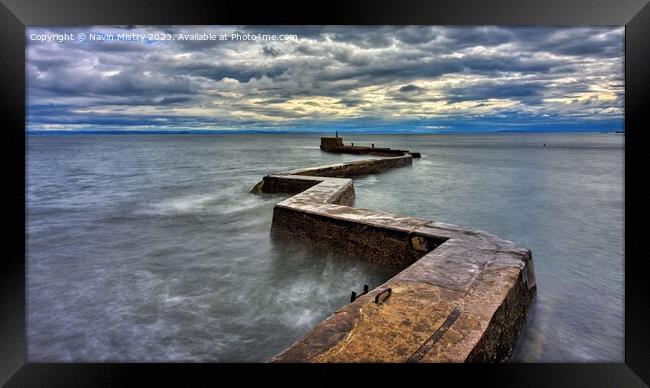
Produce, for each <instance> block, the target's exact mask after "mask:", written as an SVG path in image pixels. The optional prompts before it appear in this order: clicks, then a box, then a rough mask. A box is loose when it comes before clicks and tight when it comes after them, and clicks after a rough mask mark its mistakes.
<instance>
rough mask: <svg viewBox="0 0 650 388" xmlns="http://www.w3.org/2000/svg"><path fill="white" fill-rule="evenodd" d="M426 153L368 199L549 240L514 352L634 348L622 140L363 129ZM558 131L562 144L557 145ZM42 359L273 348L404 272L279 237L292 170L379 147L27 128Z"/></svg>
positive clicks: (35, 350)
mask: <svg viewBox="0 0 650 388" xmlns="http://www.w3.org/2000/svg"><path fill="white" fill-rule="evenodd" d="M345 141H346V142H349V141H354V142H355V143H359V144H370V143H375V144H376V145H377V146H388V147H393V148H407V149H411V150H414V151H418V152H421V153H422V159H420V160H415V161H414V164H413V166H412V167H405V168H400V169H397V170H392V171H389V172H387V173H384V174H381V175H371V176H367V177H362V178H360V179H357V180H355V189H356V193H357V200H356V203H355V206H358V207H365V208H372V209H380V210H385V211H390V212H394V213H398V214H403V215H411V216H416V217H419V218H426V219H432V220H436V221H445V222H450V223H455V224H460V225H467V226H471V227H476V228H481V229H485V230H488V231H490V232H492V233H495V234H497V235H499V236H500V237H503V238H506V239H509V240H512V241H515V242H517V243H518V244H520V245H522V246H524V247H527V248H529V249H531V250H532V251H533V255H534V260H535V270H536V275H537V282H538V294H537V300H536V302H535V304H534V306H533V309H532V314H531V317H530V318H529V321H528V323H527V326H526V330H525V332H524V335H523V336H522V339H521V341H520V344H519V346H518V347H517V350H516V353H515V355H514V357H513V360H514V361H542V362H555V361H557V362H562V361H612V362H622V361H623V338H624V336H623V323H624V320H623V311H624V307H623V306H624V304H623V297H624V293H623V290H624V288H623V287H624V283H623V270H624V251H623V233H624V219H623V205H624V202H623V193H624V192H623V189H624V181H623V157H624V147H623V142H624V141H623V136H622V135H614V134H586V135H585V134H580V135H574V134H570V135H566V134H563V135H556V134H544V135H537V134H507V135H505V134H504V135H486V136H477V135H454V136H452V135H427V136H389V135H383V136H379V135H372V136H361V135H355V136H346V137H345ZM544 144H545V145H546V146H544ZM27 158H28V164H27V178H28V185H27V210H28V212H27V308H28V325H27V332H28V333H27V334H28V359H29V360H30V361H32V362H37V361H170V360H174V361H263V360H265V359H267V358H268V357H270V356H272V355H273V354H275V353H277V352H279V351H281V350H283V349H284V348H286V347H287V346H289V345H291V344H292V343H293V342H295V341H296V340H297V339H299V338H300V337H301V336H302V335H304V334H305V333H306V332H307V331H308V330H309V329H310V328H311V327H313V326H314V325H316V324H317V323H318V322H320V321H321V320H322V319H324V318H326V317H327V316H328V315H329V314H330V313H331V312H333V311H334V310H335V309H337V308H338V307H340V306H342V305H344V304H346V303H347V302H348V300H349V295H350V291H351V290H357V291H358V290H360V289H361V288H362V286H363V284H364V283H367V284H369V285H370V286H371V287H375V286H377V285H379V284H381V283H383V282H384V281H385V280H387V279H388V278H390V277H391V276H392V275H393V273H391V272H390V271H387V270H384V269H382V268H379V267H377V266H373V265H370V264H364V263H361V262H357V261H355V260H354V259H352V258H349V257H337V256H335V255H332V254H331V253H329V252H318V251H309V250H306V249H305V248H304V247H302V246H301V245H299V244H296V245H289V246H284V245H283V246H280V245H278V244H275V245H274V244H273V243H272V242H271V241H270V239H269V229H270V223H271V216H272V208H273V205H274V204H275V203H277V202H279V201H280V200H281V199H282V198H284V196H282V195H263V196H258V195H253V194H249V193H248V191H249V190H250V188H251V187H252V186H253V185H254V184H255V183H256V182H257V181H259V179H260V178H261V177H262V176H264V175H266V174H269V173H272V172H275V171H280V170H284V169H290V168H297V167H303V166H311V165H318V164H325V163H334V162H340V161H344V160H354V159H361V158H364V157H363V156H353V155H332V154H326V153H323V152H320V150H319V149H318V137H317V136H313V135H291V136H289V135H273V136H262V135H236V136H235V135H179V136H173V135H164V136H160V135H146V136H143V135H133V136H131V135H119V136H97V135H96V136H80V135H75V136H28V151H27Z"/></svg>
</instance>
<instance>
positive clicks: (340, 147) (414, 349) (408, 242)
mask: <svg viewBox="0 0 650 388" xmlns="http://www.w3.org/2000/svg"><path fill="white" fill-rule="evenodd" d="M323 148H326V149H325V151H329V150H332V151H331V152H352V153H368V154H375V155H381V156H385V152H386V150H388V152H390V155H389V157H384V158H378V159H369V160H356V161H352V162H345V163H339V164H331V165H325V166H316V167H308V168H299V169H295V170H289V171H282V172H278V173H275V174H272V175H267V176H265V177H264V178H263V179H262V180H261V181H260V182H259V183H258V184H257V185H255V187H254V188H253V190H252V192H255V193H286V194H291V195H293V196H292V197H290V198H287V199H285V200H283V201H282V202H280V203H278V204H276V205H275V207H274V208H273V221H272V225H271V236H272V238H273V239H274V240H276V239H278V240H293V241H301V242H303V243H305V244H307V245H313V246H318V247H322V248H324V249H326V250H330V251H336V252H340V253H346V254H348V255H349V256H350V258H354V259H356V260H364V261H368V262H371V263H375V264H377V265H380V266H383V267H385V268H392V269H394V270H395V271H396V272H398V273H397V275H395V276H394V277H392V278H391V279H389V280H388V281H386V282H385V283H384V284H382V285H380V286H379V287H376V288H375V289H372V290H371V289H370V287H368V286H367V285H364V287H363V291H362V292H360V293H359V294H357V293H356V292H354V290H353V292H352V294H351V296H350V303H349V304H346V305H344V306H342V307H341V308H339V309H338V310H336V311H335V312H334V313H333V314H331V315H330V316H329V317H328V318H327V319H325V320H324V321H322V322H321V323H320V324H318V325H317V326H316V327H314V328H313V329H312V330H311V331H309V332H308V333H307V334H306V335H305V336H303V337H302V338H301V339H299V340H298V341H297V342H295V343H294V344H293V345H291V346H290V347H288V348H287V349H285V350H284V351H282V352H281V353H279V354H277V355H275V356H274V357H272V358H271V359H270V360H269V361H270V362H408V363H411V362H416V363H420V362H422V363H428V362H506V361H508V359H509V358H510V356H511V355H512V352H513V349H514V347H515V345H516V343H517V340H518V338H519V336H520V334H521V333H522V331H523V328H524V325H525V323H526V319H527V317H528V311H529V309H530V306H531V304H532V301H533V299H534V297H535V293H536V290H537V285H536V281H535V271H534V269H533V257H532V252H531V251H530V250H528V249H526V248H523V247H520V246H518V245H516V244H515V243H513V242H511V241H508V240H504V239H501V238H499V237H497V236H495V235H493V234H490V233H488V232H486V231H483V230H478V229H472V228H466V227H462V226H458V225H453V224H448V223H443V222H437V221H433V220H427V219H420V218H415V217H405V216H400V215H397V214H390V213H385V212H381V211H377V210H371V209H359V208H355V207H353V205H354V197H355V193H354V186H353V184H352V179H350V178H352V177H356V176H360V175H365V174H376V173H380V172H383V171H386V170H389V169H392V168H399V167H402V166H408V165H410V164H412V159H413V157H414V153H411V152H409V151H403V150H390V149H385V148H384V149H380V148H375V147H355V146H353V145H350V146H346V145H344V144H343V139H341V138H339V137H338V136H336V137H335V138H323V139H322V140H321V149H323ZM398 152H401V153H402V154H401V155H397V154H395V153H398ZM358 290H361V284H360V285H359V288H358ZM342 292H348V290H342Z"/></svg>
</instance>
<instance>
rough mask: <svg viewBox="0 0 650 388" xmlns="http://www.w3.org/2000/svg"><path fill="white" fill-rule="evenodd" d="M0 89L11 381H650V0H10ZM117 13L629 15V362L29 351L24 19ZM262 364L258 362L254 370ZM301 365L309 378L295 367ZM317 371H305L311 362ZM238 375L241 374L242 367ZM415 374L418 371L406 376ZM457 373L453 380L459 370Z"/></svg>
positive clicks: (1, 285) (3, 275) (6, 351)
mask: <svg viewBox="0 0 650 388" xmlns="http://www.w3.org/2000/svg"><path fill="white" fill-rule="evenodd" d="M0 2H2V5H0V31H1V32H2V34H1V36H0V42H1V45H2V46H1V47H0V90H1V91H2V92H1V96H2V102H1V104H0V109H1V111H2V119H3V121H2V126H1V128H2V139H3V145H4V147H3V148H4V149H3V152H2V153H1V154H2V161H3V167H5V168H4V171H5V174H4V178H5V179H4V180H3V183H4V185H3V192H4V194H5V196H6V198H7V199H8V201H9V203H6V205H7V206H6V207H5V209H4V212H3V213H4V215H5V217H4V218H5V221H4V223H5V226H6V227H5V228H4V230H5V233H4V238H5V242H4V244H3V245H4V246H3V248H4V249H3V254H2V257H3V258H2V260H1V263H2V264H1V267H0V268H2V269H1V270H0V298H1V299H0V300H1V303H0V383H2V384H5V383H6V385H7V386H51V385H57V386H59V385H60V386H77V385H80V386H99V385H102V386H103V385H107V386H112V385H118V384H119V385H121V384H123V383H124V382H127V381H128V380H130V379H135V378H138V379H142V378H143V377H144V378H146V379H149V378H155V379H157V380H159V381H162V382H163V383H164V384H165V385H168V384H174V385H176V384H178V383H179V382H183V384H184V385H185V383H186V380H187V379H188V378H189V379H194V378H203V379H207V380H205V382H206V385H207V384H209V385H217V384H219V383H220V382H222V379H224V377H223V376H222V373H224V372H229V373H233V374H235V375H236V376H237V378H238V383H244V382H245V381H247V380H250V379H256V378H260V377H262V378H265V377H267V376H270V377H275V378H281V379H283V380H284V381H285V382H286V383H290V382H291V381H296V382H299V383H301V384H311V383H312V382H314V381H318V382H326V381H331V382H337V381H342V380H338V378H337V377H334V376H335V375H337V374H338V373H337V372H348V373H346V375H347V376H346V378H345V379H346V380H345V382H350V381H352V380H355V379H358V380H359V381H361V383H362V384H370V383H377V382H382V383H384V384H385V383H387V382H388V379H393V380H395V381H397V382H402V383H404V382H406V381H410V379H411V378H412V377H413V375H414V374H417V375H418V376H417V377H419V378H424V379H425V380H424V381H425V382H427V381H428V382H429V383H431V384H436V385H440V384H441V383H442V382H443V381H444V380H447V381H452V382H453V383H451V384H454V385H456V384H458V383H461V384H462V383H466V382H468V381H475V382H478V383H480V384H485V383H498V384H499V385H500V386H617V387H634V386H647V384H648V383H649V382H650V372H649V371H650V368H648V366H649V365H650V357H649V353H650V335H649V334H648V331H647V330H648V329H650V322H649V320H648V318H647V317H648V316H650V314H649V309H648V296H647V295H648V294H649V293H648V286H647V284H648V281H647V269H648V265H647V260H646V256H645V255H644V253H645V252H644V248H645V247H644V238H643V237H644V236H643V235H642V232H643V231H642V230H640V228H639V227H634V225H643V220H641V219H640V218H641V217H642V214H643V212H642V210H641V207H643V205H644V203H645V201H646V198H647V195H646V194H647V192H648V191H647V189H645V188H644V187H643V186H644V182H643V179H642V178H643V175H642V174H643V172H644V169H645V166H646V165H647V164H646V159H645V155H644V154H646V152H644V151H645V142H644V139H643V131H644V130H647V129H646V128H650V127H648V126H647V125H644V124H645V120H644V119H645V115H644V114H647V112H649V111H650V109H649V108H650V107H649V106H648V105H649V104H648V102H649V99H648V89H647V85H650V76H649V71H650V70H649V69H650V66H648V63H647V59H648V58H650V49H649V47H648V46H649V45H648V39H649V38H650V5H648V4H647V3H648V0H625V1H622V0H613V1H607V0H539V1H535V2H524V1H516V0H490V1H480V0H445V1H426V0H417V1H413V0H411V1H406V0H402V1H377V0H375V1H362V0H355V1H351V0H348V1H330V2H327V3H325V2H323V3H321V4H310V3H306V2H305V3H292V2H288V1H282V2H264V3H259V4H258V3H250V2H247V1H244V0H238V1H232V0H227V1H217V2H209V1H188V0H186V1H183V2H179V1H160V0H158V1H152V0H140V1H135V0H112V1H110V2H106V1H100V0H92V1H91V0H67V1H66V0H28V1H26V0H0ZM101 24H104V25H108V24H129V25H132V24H139V25H164V24H175V25H182V24H266V25H269V24H299V25H310V24H338V25H341V24H347V25H369V24H370V25H383V24H434V25H618V26H623V25H625V26H626V32H625V36H626V41H625V49H626V51H625V220H626V225H625V362H624V363H621V364H505V365H448V364H445V365H313V366H307V365H299V366H296V365H268V364H254V365H245V364H67V363H66V364H38V363H26V359H25V354H26V341H25V321H26V314H25V313H26V309H25V244H24V241H25V211H26V209H25V171H24V167H25V30H24V29H25V26H35V25H101ZM250 369H252V370H250ZM296 371H300V372H302V374H303V376H302V377H301V380H298V378H297V377H296V376H295V372H296ZM305 373H307V375H306V376H305V375H304V374H305ZM231 377H234V376H231ZM407 378H408V379H407ZM449 379H451V380H449Z"/></svg>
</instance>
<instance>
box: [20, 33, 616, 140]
mask: <svg viewBox="0 0 650 388" xmlns="http://www.w3.org/2000/svg"><path fill="white" fill-rule="evenodd" d="M26 34H27V36H26V37H27V65H26V66H27V130H28V131H168V130H183V131H226V132H246V131H262V132H328V131H334V130H337V131H340V132H369V133H390V132H397V133H454V132H481V131H486V132H494V131H586V130H588V131H614V130H623V123H624V121H623V120H624V38H625V36H624V28H623V27H498V26H469V27H465V26H463V27H460V26H458V27H456V26H454V27H440V26H303V27H300V26H290V27H278V26H273V27H262V26H248V27H247V26H89V27H29V28H28V29H27V32H26ZM63 34H66V35H63ZM271 35H275V36H276V39H275V40H273V39H272V37H271ZM98 37H105V38H109V39H110V38H111V37H112V38H113V39H112V40H93V38H95V39H96V38H98ZM280 37H281V39H282V40H280ZM84 38H85V39H84ZM192 38H194V40H192ZM206 38H211V39H213V40H209V39H206ZM253 38H255V39H254V40H253ZM131 39H132V40H131Z"/></svg>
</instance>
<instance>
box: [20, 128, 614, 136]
mask: <svg viewBox="0 0 650 388" xmlns="http://www.w3.org/2000/svg"><path fill="white" fill-rule="evenodd" d="M335 130H336V128H333V129H332V130H329V131H292V130H281V131H269V130H238V131H225V130H167V131H157V130H151V131H138V130H135V131H126V130H121V131H105V130H98V131H89V130H88V131H62V130H48V131H42V130H36V131H29V130H28V131H25V134H26V135H29V136H39V135H321V134H328V133H332V132H334V131H335ZM339 132H341V133H343V134H346V135H493V134H501V135H503V134H541V133H555V134H572V133H610V134H624V133H625V131H621V130H610V131H607V130H605V131H603V130H595V129H585V130H537V131H535V130H508V129H504V130H496V131H430V132H418V131H399V130H397V131H368V132H364V131H350V132H347V131H340V130H339Z"/></svg>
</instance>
